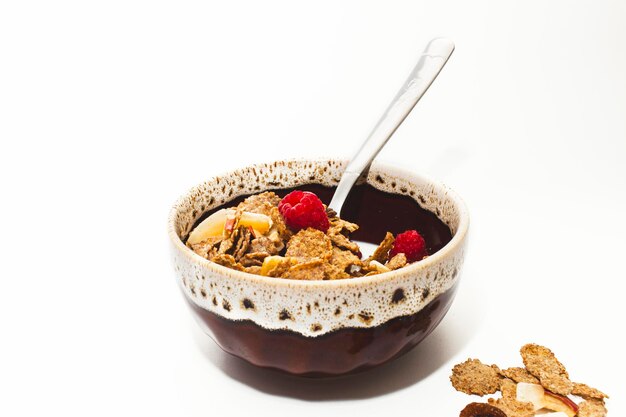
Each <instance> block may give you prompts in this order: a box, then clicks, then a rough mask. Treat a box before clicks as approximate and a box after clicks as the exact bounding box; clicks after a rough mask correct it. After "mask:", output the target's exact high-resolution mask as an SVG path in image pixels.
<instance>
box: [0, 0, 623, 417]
mask: <svg viewBox="0 0 626 417" xmlns="http://www.w3.org/2000/svg"><path fill="white" fill-rule="evenodd" d="M625 21H626V3H624V2H623V1H619V0H615V1H591V0H589V1H577V2H572V1H552V2H546V1H524V2H517V3H516V2H508V1H491V2H489V1H459V2H450V1H429V2H418V1H385V2H383V1H379V2H372V1H368V2H365V1H363V2H357V1H352V2H347V1H318V2H306V3H305V2H293V1H284V2H277V1H224V2H207V1H196V2H194V1H176V2H174V1H170V2H168V1H129V0H124V1H115V0H110V1H73V2H72V1H55V2H52V1H40V2H35V1H27V0H24V1H10V0H9V1H4V2H2V3H1V4H0V140H1V143H2V147H1V153H0V174H1V175H0V181H1V183H0V186H1V190H2V204H1V208H0V210H1V217H0V218H1V221H2V228H1V235H0V239H1V240H0V244H1V245H2V246H1V253H2V261H1V263H0V268H1V271H0V272H1V280H0V324H1V326H0V329H1V332H2V333H1V334H2V336H1V339H0V392H1V394H0V414H1V415H3V416H21V415H42V416H43V415H63V416H84V415H89V416H111V415H133V416H136V415H153V416H156V415H168V416H171V415H188V416H216V415H220V416H225V415H248V416H259V415H260V416H263V415H289V416H302V417H304V416H314V415H315V416H320V415H337V414H338V413H344V414H345V413H349V414H350V415H360V416H381V415H391V414H394V415H398V414H400V415H422V416H456V415H458V412H459V411H460V409H461V408H463V406H464V405H465V404H466V403H468V402H470V401H471V400H472V398H470V397H468V396H465V395H464V394H460V393H458V392H456V391H454V390H453V389H452V387H451V386H450V384H449V382H448V376H449V374H450V368H451V367H452V366H453V365H454V364H455V363H457V362H460V361H463V360H465V359H466V358H467V357H478V358H481V359H482V360H483V361H485V362H488V363H498V364H500V365H502V366H512V365H517V364H520V363H521V362H520V359H519V356H518V354H517V351H518V349H519V347H520V346H521V345H522V344H524V343H526V342H531V341H532V342H537V343H542V344H545V345H547V346H549V347H551V348H552V349H553V350H554V351H555V352H556V353H557V355H558V357H559V358H560V359H561V360H562V361H563V362H564V363H565V364H566V365H567V366H568V368H569V371H570V375H571V376H572V378H573V379H575V380H579V381H582V382H586V383H588V384H591V385H593V386H597V387H598V388H600V389H602V390H605V391H607V392H608V393H609V394H611V395H612V398H611V399H610V400H609V402H608V407H609V410H610V414H611V415H613V416H622V415H625V414H626V406H625V405H624V397H625V394H626V393H625V391H624V382H623V375H624V373H625V372H626V369H625V366H624V343H623V342H622V340H623V333H624V323H623V320H624V317H625V314H624V313H625V308H624V296H623V293H622V290H623V288H624V285H623V282H624V280H625V279H626V274H625V273H624V259H625V257H626V256H625V250H626V244H625V236H626V222H625V220H624V213H625V212H626V201H625V197H624V194H625V189H626V184H625V183H626V168H625V167H624V158H625V157H626V121H625V116H626V25H625V24H624V22H625ZM435 36H447V37H449V38H451V39H453V40H454V41H455V42H456V45H457V49H456V51H455V53H454V55H453V56H452V58H451V60H450V61H449V63H448V65H447V67H446V68H445V69H444V70H443V72H442V73H441V75H440V77H439V78H438V79H437V81H436V82H435V84H434V85H433V87H432V89H431V90H430V91H429V92H428V93H427V94H426V96H425V97H424V99H423V100H422V101H421V102H420V103H419V105H418V106H417V108H416V109H415V111H414V112H413V113H412V114H411V116H410V117H409V118H408V119H407V121H406V122H405V124H404V125H403V126H402V127H401V128H400V129H399V130H398V131H397V133H396V135H395V136H394V138H393V139H392V140H391V142H390V143H389V144H388V146H387V147H386V148H385V150H384V151H383V152H382V153H381V154H380V156H379V159H380V160H383V161H386V162H391V163H395V164H398V165H401V166H404V167H409V168H410V169H413V170H416V171H420V172H424V173H426V174H428V175H430V176H433V177H435V178H438V179H440V180H442V181H443V182H445V183H447V184H448V185H450V186H452V187H453V188H454V189H456V190H457V191H458V192H459V193H460V194H461V195H462V196H463V197H464V199H465V200H466V202H467V204H468V206H469V209H470V212H471V216H472V223H471V241H470V248H469V251H468V255H467V260H466V264H465V268H464V273H463V280H462V285H461V288H460V292H459V294H458V296H457V299H456V301H455V303H454V304H453V306H452V309H451V310H450V313H449V314H448V315H447V316H446V318H445V320H444V321H443V322H442V324H441V325H440V326H439V327H438V328H437V330H436V331H435V332H434V333H433V334H432V335H431V336H430V337H429V338H428V339H427V340H426V341H424V342H423V343H422V344H421V345H420V346H419V347H418V348H417V349H415V350H414V351H413V352H411V353H410V354H408V355H406V356H405V357H403V358H402V359H400V360H398V361H396V362H394V363H392V364H390V365H388V366H384V367H382V368H380V369H377V370H374V371H371V372H369V373H366V374H362V375H358V376H355V377H350V378H345V379H339V380H330V381H311V380H299V379H296V378H291V377H287V376H283V375H277V374H275V373H271V372H266V371H262V370H258V369H255V368H252V367H251V366H248V365H246V364H243V363H241V362H240V361H238V360H235V359H233V358H231V357H228V356H227V355H225V354H223V353H222V352H221V351H220V350H219V349H218V348H217V347H216V345H215V344H214V343H213V342H211V341H210V340H209V339H207V338H206V337H204V335H203V334H201V332H200V331H199V330H198V327H197V326H196V324H195V323H194V322H193V320H192V318H191V316H190V314H189V312H188V311H187V307H186V306H185V304H184V303H183V299H182V297H181V294H180V292H179V291H178V290H177V288H176V285H175V280H174V275H173V272H172V270H171V267H170V263H169V254H168V246H167V238H166V232H165V223H166V218H167V214H168V211H169V208H170V206H171V205H172V203H173V202H174V200H175V199H176V198H177V197H178V196H179V195H180V194H182V193H183V192H185V191H186V190H187V189H188V188H189V187H191V186H193V185H195V184H196V183H199V182H201V181H202V180H204V179H207V178H209V177H210V176H212V175H214V174H218V173H222V172H224V171H226V170H229V169H232V168H235V167H240V166H244V165H248V164H251V163H255V162H259V161H271V160H274V159H280V158H284V157H314V156H350V154H351V153H352V152H353V150H354V149H355V148H356V146H357V144H358V143H359V141H361V140H362V139H363V138H364V137H365V136H366V135H367V133H368V132H369V130H370V129H371V127H372V126H373V125H374V123H375V121H376V120H377V118H378V116H379V115H380V114H381V112H382V111H383V110H384V108H385V107H386V106H387V104H388V102H389V100H390V99H391V98H392V97H393V96H394V95H395V92H396V89H397V88H399V86H400V85H401V83H402V82H403V81H404V79H405V77H406V75H407V74H408V72H409V71H410V69H411V68H412V67H413V65H414V64H415V62H416V61H417V57H418V56H419V53H420V52H421V50H422V49H423V47H424V46H425V45H426V43H427V42H428V41H429V40H430V39H431V38H433V37H435Z"/></svg>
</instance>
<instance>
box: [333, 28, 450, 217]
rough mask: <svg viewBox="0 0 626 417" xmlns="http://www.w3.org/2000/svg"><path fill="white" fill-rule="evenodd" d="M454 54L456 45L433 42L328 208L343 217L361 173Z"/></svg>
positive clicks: (361, 149) (352, 161) (367, 141)
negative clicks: (345, 205) (346, 203)
mask: <svg viewBox="0 0 626 417" xmlns="http://www.w3.org/2000/svg"><path fill="white" fill-rule="evenodd" d="M452 51H454V43H452V41H450V40H448V39H444V38H437V39H433V40H432V41H430V43H429V44H428V46H426V49H425V50H424V52H423V53H422V56H421V57H420V59H419V61H418V62H417V65H415V68H413V71H411V74H410V75H409V78H408V79H407V80H406V82H405V83H404V85H403V86H402V88H400V91H398V94H397V95H396V97H395V98H394V99H393V101H392V102H391V104H390V105H389V107H388V108H387V110H386V111H385V113H384V114H383V116H382V117H381V118H380V120H379V121H378V123H377V124H376V127H374V130H372V132H371V133H370V135H369V136H368V138H367V139H366V140H365V142H363V144H362V145H361V147H360V148H359V150H358V151H357V153H356V155H354V157H353V158H352V159H351V160H350V162H349V163H348V166H347V167H346V170H345V172H344V173H343V175H342V176H341V180H340V181H339V184H338V185H337V189H336V190H335V194H334V195H333V199H332V201H331V202H330V204H329V205H328V207H329V208H331V209H333V210H335V211H336V212H337V213H338V214H340V213H341V207H342V206H343V203H344V202H345V200H346V197H347V196H348V193H349V192H350V189H351V188H352V186H353V185H354V183H355V182H356V180H357V179H358V178H359V176H360V175H361V173H362V172H363V171H364V170H365V169H366V168H367V167H369V165H370V164H371V163H372V161H373V160H374V158H375V157H376V155H378V153H379V152H380V150H381V149H382V148H383V146H385V144H386V143H387V141H388V140H389V138H390V137H391V135H393V133H394V132H395V131H396V129H397V128H398V126H400V124H402V122H403V121H404V119H406V117H407V116H408V115H409V113H410V112H411V110H413V107H415V105H416V104H417V102H418V101H419V99H420V98H421V97H422V96H423V95H424V93H425V92H426V90H428V87H430V85H431V84H432V83H433V81H434V80H435V78H437V75H439V72H440V71H441V69H442V68H443V66H444V65H445V64H446V62H447V61H448V58H450V55H452Z"/></svg>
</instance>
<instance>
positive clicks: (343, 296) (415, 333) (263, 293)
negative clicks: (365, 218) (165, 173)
mask: <svg viewBox="0 0 626 417" xmlns="http://www.w3.org/2000/svg"><path fill="white" fill-rule="evenodd" d="M344 167H345V162H344V161H335V160H316V161H301V160H298V161H282V162H275V163H272V164H263V165H256V166H252V167H248V168H243V169H240V170H238V171H234V172H231V173H229V174H226V175H223V176H218V177H215V178H213V179H210V180H209V181H207V182H205V183H203V184H201V185H199V186H197V187H195V188H194V189H192V190H191V191H190V192H188V193H187V194H186V195H184V196H183V197H182V198H181V199H180V200H179V201H178V202H177V203H176V204H175V206H174V208H173V209H172V211H171V214H170V218H169V225H168V231H169V235H170V240H171V245H172V255H173V264H174V269H175V271H176V276H177V279H178V281H179V284H180V287H181V289H182V291H183V293H184V295H185V297H186V299H187V301H188V302H189V304H190V305H191V307H192V311H193V312H194V314H195V316H196V318H198V319H199V323H200V324H201V325H202V326H203V328H204V330H205V331H206V332H207V333H208V334H209V335H211V336H212V337H213V338H214V340H215V341H216V342H217V343H218V344H219V345H220V346H221V347H222V348H223V349H224V350H225V351H227V352H229V353H232V354H235V355H236V356H239V357H241V358H243V359H245V360H247V361H249V362H251V363H254V364H256V365H259V366H263V367H271V368H276V369H280V370H283V371H286V372H290V373H294V374H300V375H312V376H313V375H315V376H317V375H337V374H343V373H348V372H353V371H357V370H362V369H366V368H369V367H372V366H375V365H378V364H381V363H384V362H386V361H388V360H390V359H392V358H394V357H396V356H398V355H400V354H402V353H403V352H405V351H407V350H408V349H410V348H411V347H413V346H415V345H416V344H417V343H418V342H419V341H421V340H422V339H423V338H424V337H425V336H426V335H427V334H428V333H430V332H431V331H432V330H433V329H434V327H435V326H436V325H437V324H438V323H439V322H440V321H441V319H442V318H443V316H444V315H445V313H446V312H447V310H448V308H449V306H450V303H451V302H452V299H453V297H454V293H455V291H456V288H457V283H458V280H459V272H460V269H461V265H462V262H463V256H464V250H465V241H466V235H467V230H468V225H469V220H468V215H467V211H466V209H465V206H464V204H463V202H462V201H461V200H460V198H459V197H458V196H457V195H456V194H455V193H454V192H453V191H452V190H450V189H449V188H447V187H445V186H444V185H442V184H438V183H436V182H433V181H430V180H428V179H425V178H423V177H421V176H418V175H415V174H413V173H410V172H406V171H403V170H399V169H396V168H392V167H388V166H382V165H376V164H375V165H373V166H372V168H371V169H370V171H369V173H368V176H367V180H366V181H367V182H368V183H369V184H370V185H372V186H373V187H375V188H377V189H380V190H382V191H387V192H390V193H398V194H406V195H408V196H410V197H412V198H414V199H415V200H416V201H417V202H418V203H419V204H420V205H421V206H422V207H423V208H425V209H427V210H429V211H431V212H433V213H435V214H436V215H437V217H439V218H440V219H441V220H442V221H443V222H444V223H446V225H447V226H448V227H449V228H450V230H451V231H452V235H453V237H452V240H451V241H450V242H449V243H448V244H447V245H446V246H444V247H443V248H442V249H441V250H439V251H437V252H436V253H434V254H432V255H431V256H429V257H428V258H426V259H424V260H422V261H420V262H417V263H414V264H411V265H409V266H407V267H404V268H401V269H399V270H396V271H392V272H389V273H385V274H381V275H374V276H370V277H361V278H352V279H345V280H336V281H301V280H291V279H281V278H271V277H264V276H259V275H253V274H248V273H245V272H240V271H235V270H232V269H228V268H226V267H223V266H221V265H217V264H214V263H212V262H210V261H208V260H206V259H204V258H202V257H200V256H198V255H196V254H195V253H193V252H192V251H191V250H190V249H188V248H187V247H186V246H185V245H184V243H183V240H184V239H185V238H186V236H187V235H188V234H189V232H190V231H191V228H192V226H193V225H194V222H195V221H196V220H197V219H198V218H199V217H200V216H201V215H202V214H203V213H204V212H206V211H208V210H210V209H212V208H215V207H218V206H220V205H222V204H224V203H227V202H228V201H229V200H231V199H233V198H235V197H237V196H240V195H247V194H254V193H258V192H261V191H266V190H271V189H280V188H291V187H296V186H298V185H302V184H308V183H317V184H322V185H326V186H335V185H336V184H337V182H338V179H339V177H340V176H341V172H342V171H343V169H344ZM381 221H384V219H381Z"/></svg>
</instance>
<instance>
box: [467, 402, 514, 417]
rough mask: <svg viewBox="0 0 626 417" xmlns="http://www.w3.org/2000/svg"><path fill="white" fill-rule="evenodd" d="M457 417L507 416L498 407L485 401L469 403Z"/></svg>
mask: <svg viewBox="0 0 626 417" xmlns="http://www.w3.org/2000/svg"><path fill="white" fill-rule="evenodd" d="M459 417H507V415H506V414H504V411H502V410H500V409H499V408H498V407H494V406H493V405H491V404H486V403H469V404H467V405H466V406H465V408H464V409H463V410H461V414H460V415H459Z"/></svg>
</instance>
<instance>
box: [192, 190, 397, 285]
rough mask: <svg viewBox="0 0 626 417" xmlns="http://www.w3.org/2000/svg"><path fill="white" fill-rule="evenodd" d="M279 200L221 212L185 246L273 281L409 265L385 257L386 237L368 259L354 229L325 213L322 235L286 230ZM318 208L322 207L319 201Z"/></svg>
mask: <svg viewBox="0 0 626 417" xmlns="http://www.w3.org/2000/svg"><path fill="white" fill-rule="evenodd" d="M280 203H281V198H280V197H279V196H278V195H276V194H275V193H273V192H271V191H269V192H264V193H260V194H256V195H253V196H250V197H248V198H246V199H245V200H244V201H243V202H241V203H240V204H239V205H237V206H236V207H232V208H226V209H221V210H219V211H217V212H215V213H213V214H212V215H211V216H209V217H208V218H207V219H205V220H204V221H203V222H201V223H200V224H199V225H198V226H196V228H195V229H194V230H193V231H192V232H191V234H190V235H189V238H188V240H187V246H188V247H190V248H191V249H192V250H193V251H194V252H195V253H197V254H198V255H200V256H202V257H204V258H206V259H208V260H210V261H213V262H215V263H218V264H220V265H223V266H226V267H228V268H232V269H235V270H239V271H245V272H249V273H253V274H260V275H265V276H269V277H276V278H291V279H301V280H334V279H344V278H353V277H361V276H369V275H375V274H380V273H383V272H388V271H391V270H395V269H399V268H402V267H404V266H405V265H407V264H408V261H407V257H406V255H405V254H404V253H402V252H400V253H397V254H396V255H395V256H391V257H390V255H389V254H390V251H391V249H392V248H393V245H394V240H395V238H394V236H393V234H391V233H387V235H386V236H385V238H384V239H383V241H382V242H381V243H380V245H379V246H378V248H377V249H376V250H375V252H374V253H373V254H372V256H370V257H368V258H367V259H361V257H362V256H361V251H360V249H359V246H358V244H356V243H355V242H353V241H352V240H350V237H349V236H350V234H351V233H352V232H354V231H356V230H357V229H358V228H359V226H358V225H356V224H354V223H350V222H348V221H345V220H343V219H341V218H339V217H338V216H337V214H336V213H335V212H333V211H332V210H326V215H327V216H328V227H327V229H326V230H325V231H322V230H319V229H315V228H313V227H307V228H303V229H301V230H299V231H297V232H296V231H295V230H294V229H292V228H290V227H288V225H287V223H286V222H285V217H284V216H283V215H282V214H281V212H280V210H279V205H280ZM320 204H321V203H320Z"/></svg>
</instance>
